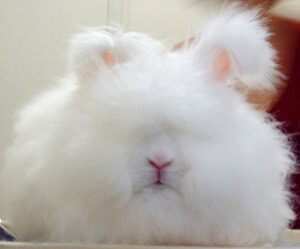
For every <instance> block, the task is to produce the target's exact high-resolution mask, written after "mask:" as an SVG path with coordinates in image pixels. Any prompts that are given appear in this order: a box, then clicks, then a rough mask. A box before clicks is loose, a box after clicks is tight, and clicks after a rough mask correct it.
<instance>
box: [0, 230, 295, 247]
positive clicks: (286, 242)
mask: <svg viewBox="0 0 300 249" xmlns="http://www.w3.org/2000/svg"><path fill="white" fill-rule="evenodd" d="M289 247H292V248H299V249H300V230H288V231H287V233H286V234H285V236H284V238H282V240H281V241H280V242H279V244H278V245H277V246H276V248H289ZM38 248H41V249H63V248H66V249H71V248H72V249H187V248H193V249H197V248H205V247H195V246H193V247H188V246H142V245H86V244H84V245H83V244H56V243H22V242H0V249H38ZM235 248H237V247H235ZM255 248H259V247H255Z"/></svg>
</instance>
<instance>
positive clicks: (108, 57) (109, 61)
mask: <svg viewBox="0 0 300 249" xmlns="http://www.w3.org/2000/svg"><path fill="white" fill-rule="evenodd" d="M102 59H103V61H104V63H105V64H106V66H108V67H112V66H113V65H115V64H116V59H115V57H114V56H113V54H112V53H111V52H109V51H106V52H104V53H103V54H102Z"/></svg>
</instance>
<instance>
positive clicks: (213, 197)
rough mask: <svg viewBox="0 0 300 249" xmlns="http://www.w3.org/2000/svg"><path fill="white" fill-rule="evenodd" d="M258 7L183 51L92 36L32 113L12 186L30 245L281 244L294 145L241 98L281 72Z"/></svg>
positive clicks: (17, 142) (9, 207) (136, 39)
mask: <svg viewBox="0 0 300 249" xmlns="http://www.w3.org/2000/svg"><path fill="white" fill-rule="evenodd" d="M257 13H258V12H257V11H255V10H251V11H245V10H242V9H241V8H239V7H233V8H229V9H227V10H224V11H223V12H222V13H221V14H220V15H219V16H218V17H217V18H216V19H214V20H212V21H211V22H210V23H208V25H207V26H206V27H205V28H204V30H203V32H202V33H201V35H200V36H199V38H198V39H197V41H196V43H195V44H194V45H193V46H191V47H187V48H186V49H183V50H181V51H177V52H168V51H167V49H166V48H165V47H164V45H163V44H161V43H160V42H158V41H156V40H154V39H151V38H149V37H147V36H145V35H142V34H137V33H122V32H120V31H118V30H113V29H108V30H105V29H102V30H95V29H91V30H87V31H85V32H83V33H80V34H77V35H75V36H74V37H73V39H72V40H71V49H70V71H69V74H68V76H67V77H66V78H65V80H63V82H61V83H60V84H59V85H58V86H56V87H55V88H53V89H52V90H51V91H48V92H46V93H44V94H42V95H40V96H38V97H37V98H35V99H34V100H33V102H31V103H30V104H29V105H28V106H27V107H25V108H24V109H23V110H21V112H20V113H19V116H18V120H17V123H16V126H15V138H14V141H13V144H12V146H11V147H10V148H9V149H8V151H7V157H6V164H5V167H4V169H3V172H2V179H1V192H2V193H1V204H2V210H3V213H1V215H3V216H4V218H5V219H7V220H9V221H10V222H11V224H12V227H13V230H14V232H15V234H16V236H17V239H18V240H25V241H57V242H74V241H80V242H88V243H131V244H172V245H179V244H185V245H223V246H224V245H227V246H229V245H240V246H247V245H259V244H269V243H274V242H275V241H276V240H277V238H278V236H279V235H280V234H281V233H282V232H283V231H284V229H286V228H287V226H288V224H289V222H290V221H291V220H292V219H293V212H292V210H291V208H290V206H289V195H290V194H289V190H288V183H287V178H288V176H289V174H290V172H291V170H292V169H293V166H294V162H293V159H292V158H293V157H292V153H291V151H290V148H289V145H288V142H287V137H286V136H285V135H284V134H283V133H282V132H281V131H280V130H279V129H278V128H277V127H276V123H274V122H272V121H271V119H270V117H269V116H268V115H267V114H265V113H263V112H261V111H258V110H256V109H255V108H254V107H253V106H252V105H251V104H249V103H247V101H246V100H245V97H244V96H242V94H240V93H239V92H238V91H236V90H235V86H236V84H237V83H239V84H241V83H240V82H242V84H244V85H243V87H244V88H247V89H255V88H257V89H259V88H261V89H270V90H272V89H274V85H275V84H276V83H277V82H278V81H279V79H278V77H279V73H278V71H277V69H276V64H275V62H274V57H275V52H274V50H273V49H272V47H271V46H270V44H269V43H268V42H267V39H268V36H269V35H268V32H267V30H266V29H265V27H264V25H263V24H262V23H261V22H260V21H259V20H258V19H257V15H258V14H257Z"/></svg>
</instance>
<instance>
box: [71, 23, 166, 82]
mask: <svg viewBox="0 0 300 249" xmlns="http://www.w3.org/2000/svg"><path fill="white" fill-rule="evenodd" d="M163 49H164V47H163V46H162V44H161V43H160V42H158V41H156V40H154V39H151V38H150V37H148V36H146V35H143V34H138V33H133V32H129V33H123V32H122V31H121V30H118V29H116V28H112V27H110V28H106V29H104V28H103V29H100V30H98V29H88V30H86V31H84V32H81V33H79V34H76V35H74V36H73V37H72V39H71V41H70V49H69V64H70V68H71V69H72V70H73V72H74V73H75V75H76V77H77V78H78V81H79V82H80V83H81V84H86V82H89V81H93V80H94V79H95V78H97V77H101V75H103V72H105V71H111V70H113V68H114V66H116V65H120V64H123V63H126V62H129V61H133V60H135V59H136V58H137V57H139V56H147V55H151V54H154V53H160V51H162V50H163Z"/></svg>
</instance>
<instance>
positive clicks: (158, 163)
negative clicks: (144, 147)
mask: <svg viewBox="0 0 300 249" xmlns="http://www.w3.org/2000/svg"><path fill="white" fill-rule="evenodd" d="M148 163H149V164H150V165H151V166H152V167H154V168H156V169H158V170H161V169H163V168H166V167H168V166H171V165H172V163H173V160H168V159H164V158H162V157H154V158H148Z"/></svg>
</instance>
